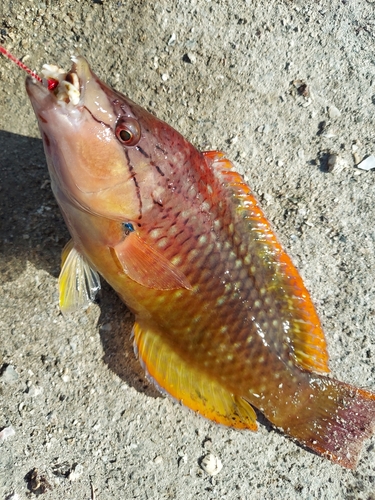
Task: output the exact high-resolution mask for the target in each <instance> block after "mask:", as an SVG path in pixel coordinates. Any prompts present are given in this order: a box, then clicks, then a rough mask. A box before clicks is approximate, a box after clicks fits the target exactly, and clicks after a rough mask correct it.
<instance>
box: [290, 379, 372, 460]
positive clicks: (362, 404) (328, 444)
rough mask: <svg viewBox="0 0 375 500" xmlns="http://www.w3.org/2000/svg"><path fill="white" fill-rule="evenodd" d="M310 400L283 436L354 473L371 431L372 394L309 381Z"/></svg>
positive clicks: (338, 384) (332, 382)
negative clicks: (364, 442)
mask: <svg viewBox="0 0 375 500" xmlns="http://www.w3.org/2000/svg"><path fill="white" fill-rule="evenodd" d="M311 388H312V389H313V390H314V388H315V394H314V397H313V398H312V399H311V400H310V401H309V402H308V403H307V404H306V405H305V406H304V408H303V409H302V410H301V411H300V412H299V414H298V416H293V415H290V416H289V417H287V418H286V421H287V425H286V426H285V427H284V428H283V430H284V432H286V433H287V434H289V435H290V436H291V437H293V438H295V439H296V440H297V441H298V442H299V443H302V444H304V445H305V446H307V447H308V448H311V449H313V450H314V451H316V452H317V453H319V454H321V455H323V456H325V457H326V458H328V459H329V460H331V461H332V462H335V463H337V464H339V465H341V466H343V467H347V468H349V469H354V468H355V467H356V465H357V463H358V460H359V455H360V452H361V449H362V443H363V441H364V440H365V439H367V438H369V437H370V436H371V435H372V434H373V432H374V429H375V394H373V393H371V392H369V391H366V390H363V389H357V388H356V387H352V386H350V385H348V384H344V383H343V382H339V381H338V380H334V379H329V378H327V377H323V376H322V377H320V378H316V379H312V382H311Z"/></svg>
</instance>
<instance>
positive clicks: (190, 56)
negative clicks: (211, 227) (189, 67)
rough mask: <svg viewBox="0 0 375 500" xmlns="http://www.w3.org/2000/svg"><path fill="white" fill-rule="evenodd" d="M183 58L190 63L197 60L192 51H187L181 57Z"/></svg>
mask: <svg viewBox="0 0 375 500" xmlns="http://www.w3.org/2000/svg"><path fill="white" fill-rule="evenodd" d="M183 60H184V61H185V62H187V63H190V64H195V63H196V62H197V57H196V55H195V54H194V53H193V52H187V53H186V54H185V56H184V57H183Z"/></svg>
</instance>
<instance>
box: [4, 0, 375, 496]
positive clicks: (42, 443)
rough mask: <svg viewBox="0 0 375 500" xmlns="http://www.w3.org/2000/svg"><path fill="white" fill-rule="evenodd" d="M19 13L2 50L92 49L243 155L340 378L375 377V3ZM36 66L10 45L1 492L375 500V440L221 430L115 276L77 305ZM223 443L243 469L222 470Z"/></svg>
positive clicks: (86, 5)
mask: <svg viewBox="0 0 375 500" xmlns="http://www.w3.org/2000/svg"><path fill="white" fill-rule="evenodd" d="M0 9H1V7H0ZM2 9H3V13H2V17H1V27H0V37H1V41H2V43H3V44H4V45H5V46H6V47H7V48H8V49H9V50H12V51H13V53H14V54H15V55H16V56H18V57H21V58H22V59H23V60H24V61H25V63H27V64H28V65H29V66H31V67H32V68H34V69H36V70H40V68H41V66H42V64H44V63H57V64H59V65H61V66H63V67H65V68H67V67H69V66H70V62H69V57H70V54H71V53H76V52H79V53H82V54H83V55H85V56H86V57H87V58H88V60H89V61H90V62H91V64H92V67H93V68H94V70H95V71H96V72H97V73H98V75H99V76H100V77H101V78H103V79H105V80H106V81H107V82H108V83H109V84H110V85H112V86H114V87H116V88H117V89H119V90H121V91H123V92H124V93H126V94H128V95H129V96H130V97H131V98H132V99H133V100H135V101H137V102H138V103H140V104H141V105H143V106H144V107H146V108H147V109H149V110H150V111H152V112H153V113H155V114H156V115H158V116H159V117H160V118H163V119H164V120H166V121H167V122H168V123H170V124H171V125H173V126H174V127H176V128H177V129H178V130H180V131H181V132H182V133H183V134H184V135H185V136H186V137H187V138H189V139H190V140H191V141H192V142H193V143H194V144H196V145H197V146H198V147H199V148H201V149H203V150H206V149H221V150H225V151H226V152H227V153H228V155H229V157H230V158H231V159H233V160H234V162H235V164H236V167H237V168H238V170H239V171H241V172H242V173H244V174H245V177H246V179H247V180H248V182H249V183H250V185H251V187H252V188H253V190H254V191H255V193H256V194H257V196H258V198H259V199H260V201H261V202H262V205H263V207H264V209H265V211H266V213H267V214H268V217H269V218H270V220H271V221H272V222H273V224H274V226H275V228H276V230H277V232H278V234H279V235H280V238H281V240H282V242H283V243H284V245H285V247H286V248H287V250H288V252H289V253H290V254H291V256H292V257H293V260H294V262H295V263H296V265H297V267H298V269H299V270H300V272H301V273H302V275H303V277H304V280H305V282H306V285H307V287H308V289H309V290H310V291H311V294H312V297H313V299H314V301H315V303H316V306H317V308H318V311H319V314H320V316H321V319H322V322H323V325H324V328H325V331H326V336H327V341H328V345H329V352H330V367H331V370H332V374H333V375H334V376H335V377H336V378H339V379H341V380H344V381H347V382H350V383H353V384H355V385H358V386H362V387H367V388H370V389H371V388H372V389H373V390H375V366H374V360H375V344H374V325H375V251H374V242H375V230H374V224H375V177H374V176H375V171H369V172H364V171H361V170H359V169H358V168H356V167H355V164H356V163H357V162H358V161H360V160H362V159H363V158H365V157H366V156H367V155H371V154H374V153H375V145H374V120H373V115H374V111H375V51H374V48H375V43H374V42H375V3H374V2H373V1H372V0H371V1H370V0H367V1H366V0H331V1H328V0H321V1H319V0H315V1H313V2H306V1H303V0H302V1H301V0H294V1H291V0H290V1H289V0H285V1H282V0H252V1H251V0H247V1H240V0H217V1H214V0H212V1H209V0H190V1H188V0H184V1H174V2H168V1H166V0H161V1H160V2H158V1H157V2H148V1H136V0H131V1H126V0H122V1H109V0H102V1H100V0H94V1H88V0H81V1H79V0H76V1H73V0H66V1H63V0H56V1H54V0H45V1H44V2H43V1H37V0H30V1H25V2H18V1H11V0H4V1H3V2H2ZM24 76H25V75H24V74H23V73H22V72H21V70H20V69H19V68H17V67H16V66H15V65H13V64H12V63H10V61H8V60H6V59H5V58H1V60H0V169H1V172H0V224H1V233H0V237H1V242H0V249H1V251H0V273H1V274H0V290H1V291H0V306H1V307H0V339H1V341H0V373H1V375H0V398H1V399H0V401H1V404H0V431H1V430H3V429H4V428H5V429H6V428H8V427H12V429H13V430H14V435H13V436H9V437H8V439H7V440H1V439H0V499H3V498H8V499H16V498H19V499H26V498H34V497H36V496H37V495H41V497H42V498H43V499H46V500H48V499H66V500H73V499H77V500H78V499H90V498H91V499H94V498H96V499H97V500H105V499H142V500H143V499H155V500H156V499H160V500H161V499H186V500H188V499H228V500H239V499H284V498H285V499H294V498H298V499H299V498H301V499H347V500H349V499H363V500H365V499H366V500H369V499H374V498H375V470H374V463H375V462H374V460H375V448H374V444H375V440H374V438H373V439H372V440H368V441H367V442H366V444H365V446H364V449H363V453H362V458H361V460H360V462H359V465H358V468H357V470H356V471H349V470H345V469H342V468H340V467H339V466H337V465H333V464H332V463H330V462H328V461H327V460H324V459H322V458H320V457H318V456H316V455H314V454H312V453H310V452H308V451H306V450H304V449H302V448H301V447H299V446H297V445H296V444H295V443H293V442H292V441H290V440H288V439H287V438H285V437H284V436H283V435H282V434H280V433H278V432H276V431H274V430H272V429H269V428H266V427H265V426H264V425H260V430H259V432H258V433H251V432H238V431H234V430H230V429H226V428H222V427H218V426H215V425H213V424H211V423H210V422H208V421H205V420H204V419H202V418H200V417H199V416H196V415H195V414H194V413H192V412H189V411H187V410H185V409H184V408H182V407H180V406H178V405H177V404H175V403H174V402H172V401H171V400H169V399H168V398H165V397H163V396H161V395H159V393H158V392H157V391H156V390H155V389H154V388H153V386H152V384H149V383H148V382H147V381H146V380H145V377H144V374H143V371H142V369H141V367H140V366H139V363H138V361H137V360H136V359H135V357H134V354H133V350H132V345H131V340H130V339H129V335H130V331H131V326H132V321H133V319H132V317H131V315H130V313H129V312H128V311H127V309H126V307H125V306H124V305H122V304H121V302H120V301H119V299H118V298H117V297H116V296H115V294H114V293H113V292H112V291H111V290H110V289H109V287H108V286H104V289H103V291H102V293H101V296H100V302H99V304H98V305H95V306H93V307H91V308H90V309H89V310H88V311H87V312H84V313H80V314H75V315H73V316H71V317H68V318H64V317H63V316H62V315H61V314H60V313H59V310H58V305H57V303H58V296H57V277H58V273H59V265H60V252H61V249H62V247H63V245H64V244H65V242H66V241H67V240H68V233H67V230H66V228H65V226H64V223H63V220H62V217H61V215H60V213H59V210H58V208H57V206H56V203H55V201H54V199H53V196H52V194H51V191H50V185H49V182H48V174H47V168H46V164H45V159H44V154H43V148H42V143H41V140H40V138H39V133H38V129H37V124H36V120H35V117H34V114H33V111H32V109H31V106H30V104H29V102H28V99H27V96H26V93H25V89H24ZM353 153H354V156H353ZM328 160H330V161H329V162H328ZM0 437H1V434H0ZM209 452H211V453H213V454H214V455H215V456H216V457H218V458H220V460H221V461H222V463H223V469H222V470H221V472H220V473H219V474H218V475H216V476H213V477H211V476H209V475H207V474H206V473H205V472H204V471H203V470H202V469H201V467H200V464H201V460H202V457H204V456H205V455H207V453H209ZM34 469H37V471H34ZM17 495H18V496H17Z"/></svg>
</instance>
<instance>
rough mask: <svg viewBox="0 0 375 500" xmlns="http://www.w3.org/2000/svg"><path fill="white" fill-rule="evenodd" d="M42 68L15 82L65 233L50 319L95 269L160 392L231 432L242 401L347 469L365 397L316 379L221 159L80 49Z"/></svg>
mask: <svg viewBox="0 0 375 500" xmlns="http://www.w3.org/2000/svg"><path fill="white" fill-rule="evenodd" d="M48 68H52V67H47V68H46V70H45V76H46V78H47V80H48V78H50V79H51V75H50V74H49V70H48ZM50 72H52V70H51V69H50ZM53 75H57V77H58V78H59V81H57V83H56V85H55V84H54V85H49V86H48V85H47V86H45V85H44V84H43V82H41V81H36V80H35V79H34V80H33V79H32V78H31V77H29V78H27V81H26V88H27V92H28V94H29V97H30V99H31V102H32V105H33V107H34V110H35V114H36V116H37V118H38V123H39V127H40V130H41V135H42V137H43V142H44V148H45V152H46V156H47V160H48V168H49V172H50V175H51V178H52V183H51V184H52V187H53V191H54V194H55V197H56V199H57V202H58V204H59V206H60V208H61V211H62V213H63V216H64V219H65V221H66V223H67V226H68V229H69V231H70V234H71V236H72V240H73V241H72V243H71V244H69V245H68V247H66V250H65V252H64V254H63V265H62V271H61V275H60V279H59V284H60V285H59V286H60V307H61V309H62V311H63V313H64V314H66V313H67V312H69V311H71V310H74V309H76V308H78V307H81V306H82V305H83V306H87V305H89V303H90V301H91V300H92V298H93V295H94V294H95V292H96V288H95V286H96V284H97V279H98V274H100V275H102V276H103V277H104V279H106V280H107V281H108V283H109V284H110V285H111V286H112V287H113V288H114V289H115V290H116V292H117V293H118V294H119V296H120V297H121V298H122V300H123V301H124V302H125V303H126V304H127V305H128V307H129V308H130V309H131V310H132V311H133V312H134V314H135V325H134V329H133V331H134V342H135V345H136V350H137V352H138V355H139V358H140V361H141V363H142V366H144V368H145V370H146V372H147V374H148V376H149V377H150V378H151V379H152V380H153V381H154V382H155V384H156V385H157V387H158V388H160V389H161V390H162V391H163V392H166V393H168V394H170V395H171V396H172V397H173V398H175V399H176V400H178V401H180V402H181V403H182V404H184V405H186V406H188V407H189V408H191V409H193V410H194V411H196V412H198V413H200V414H201V415H203V416H205V417H207V418H209V419H211V420H213V421H215V422H218V423H221V424H224V425H228V426H232V427H235V428H240V429H251V430H256V429H257V423H256V414H255V412H254V409H253V407H252V406H251V405H253V406H254V407H256V408H258V410H260V411H262V412H263V413H264V415H265V416H266V418H268V419H269V421H270V422H271V423H272V424H273V425H274V426H275V427H278V428H280V429H282V430H283V431H284V432H285V433H286V434H287V435H288V436H290V437H291V438H293V439H295V440H297V441H298V442H299V443H301V444H302V445H304V446H305V447H307V448H310V449H311V450H313V451H315V452H317V453H319V454H321V455H323V456H325V457H327V458H329V459H330V460H332V461H333V462H335V463H338V464H340V465H342V466H344V467H349V468H354V467H355V466H356V464H357V462H358V459H359V454H360V450H361V447H362V442H363V441H364V440H365V439H366V438H368V437H370V436H371V434H372V433H373V431H374V421H375V395H374V394H373V393H372V392H369V391H366V390H364V389H358V388H356V387H352V386H350V385H348V384H345V383H343V382H339V381H337V380H335V379H333V378H329V377H327V376H326V375H325V374H326V373H327V372H328V371H329V369H328V354H327V348H326V341H325V337H324V333H323V331H322V329H321V325H320V321H319V318H318V316H317V313H316V311H315V308H314V306H313V304H312V302H311V299H310V296H309V294H308V292H307V290H306V288H305V286H304V284H303V282H302V279H301V277H300V276H299V274H298V272H297V270H296V268H295V267H294V266H293V264H292V262H291V260H290V258H289V257H288V256H287V255H286V253H285V251H284V249H283V248H282V246H281V245H280V243H279V241H278V240H277V238H276V236H275V234H274V232H273V230H272V228H271V226H270V224H269V222H268V221H267V219H266V218H265V216H264V214H263V212H262V210H261V209H260V207H259V205H258V203H257V201H256V199H255V198H254V196H253V195H252V193H251V191H250V188H249V187H248V186H247V185H246V184H245V182H244V180H243V179H242V177H241V176H240V175H239V174H237V173H236V172H235V170H234V168H233V166H232V164H231V163H230V162H229V160H227V159H226V158H225V155H224V154H223V153H221V152H217V151H216V152H206V153H201V152H199V151H198V150H197V149H196V148H195V147H194V146H193V145H192V144H190V143H189V142H188V141H187V140H186V139H184V138H183V137H182V135H180V134H179V133H178V132H177V131H175V130H174V129H173V128H171V127H170V126H168V125H167V124H166V123H164V122H162V121H160V120H158V119H157V118H156V117H154V116H152V115H151V114H150V113H148V112H147V111H145V110H144V109H142V108H141V107H140V106H138V105H136V104H135V103H133V102H132V101H131V100H129V99H128V98H127V97H125V96H124V95H122V94H120V93H119V92H117V91H115V90H113V89H111V88H110V87H108V86H107V85H106V84H104V83H103V82H102V81H101V80H100V79H99V78H98V77H97V76H96V75H95V74H94V73H93V72H92V71H91V69H90V67H89V65H88V63H87V62H86V60H85V59H84V58H82V57H77V58H74V63H73V67H72V69H71V71H70V72H68V73H67V74H64V72H62V71H57V72H56V68H54V71H53ZM54 77H55V76H54ZM69 81H70V82H76V83H75V84H76V87H75V88H74V92H73V90H72V85H73V84H69V85H68V84H67V82H69ZM77 82H78V83H77ZM71 92H72V93H71ZM78 96H79V97H78ZM77 99H78V103H77ZM78 271H79V272H78ZM77 276H78V277H79V278H77ZM72 277H73V278H72ZM77 280H78V282H77ZM85 297H86V300H85Z"/></svg>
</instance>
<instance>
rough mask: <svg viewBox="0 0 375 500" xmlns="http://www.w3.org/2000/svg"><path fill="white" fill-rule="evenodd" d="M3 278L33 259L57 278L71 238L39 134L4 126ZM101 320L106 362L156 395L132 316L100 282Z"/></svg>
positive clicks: (0, 198) (0, 166) (0, 149)
mask: <svg viewBox="0 0 375 500" xmlns="http://www.w3.org/2000/svg"><path fill="white" fill-rule="evenodd" d="M0 176H1V177H0V179H1V181H0V238H1V239H0V281H1V282H3V283H5V282H9V281H14V280H16V279H17V278H18V277H19V276H20V275H21V274H22V273H23V272H24V270H25V267H26V263H27V261H29V262H30V263H31V264H32V265H33V266H34V267H36V268H37V269H43V270H44V271H46V272H48V273H50V274H51V275H53V276H54V277H55V278H57V277H58V275H59V272H60V259H61V250H62V248H63V247H64V245H65V243H66V242H67V241H68V240H69V238H70V237H69V233H68V231H67V229H66V226H65V223H64V220H63V217H62V215H61V214H60V211H59V208H58V206H57V203H56V201H55V198H54V196H53V194H52V191H51V185H50V182H49V175H48V170H47V165H46V161H45V156H44V151H43V144H42V141H41V140H40V139H34V138H31V137H24V136H21V135H17V134H12V133H10V132H5V131H0ZM102 285H103V290H102V292H101V293H100V297H99V305H100V309H101V313H100V318H99V322H98V323H99V325H106V324H109V323H111V325H112V327H111V331H108V330H106V329H105V328H104V329H103V328H100V326H99V332H100V337H101V342H102V344H103V348H104V362H105V363H106V364H107V365H108V367H109V368H110V370H112V371H113V372H114V373H116V374H117V375H118V376H119V377H120V378H121V379H122V380H124V381H125V382H126V383H127V384H128V385H129V386H131V387H134V388H135V389H136V390H138V391H140V392H143V393H146V394H147V395H149V396H152V397H157V396H159V393H158V391H157V390H156V389H154V387H153V386H152V384H149V383H148V382H147V381H146V379H145V376H144V370H143V368H142V367H141V366H140V364H139V361H138V360H137V359H136V357H135V355H134V353H133V346H132V340H131V339H130V334H131V329H132V326H133V323H134V318H133V317H132V315H131V314H130V313H129V311H128V310H127V309H126V306H125V305H124V304H123V303H122V302H121V301H120V299H119V298H118V297H117V295H116V294H115V292H114V291H113V290H112V289H111V288H110V287H109V285H107V284H106V283H102Z"/></svg>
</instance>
